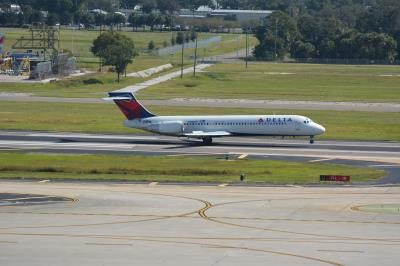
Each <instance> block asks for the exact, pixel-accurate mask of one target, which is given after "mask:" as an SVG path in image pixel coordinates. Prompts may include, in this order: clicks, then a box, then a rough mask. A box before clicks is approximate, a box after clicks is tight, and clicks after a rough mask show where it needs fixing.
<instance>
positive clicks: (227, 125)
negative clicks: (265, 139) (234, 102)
mask: <svg viewBox="0 0 400 266" xmlns="http://www.w3.org/2000/svg"><path fill="white" fill-rule="evenodd" d="M124 125H125V126H126V127H132V128H139V129H143V130H147V131H151V132H155V133H159V134H164V135H172V136H185V135H186V134H187V133H191V132H229V133H230V134H231V135H232V136H238V135H253V136H315V135H319V134H322V133H324V132H325V128H324V127H322V126H321V125H319V124H317V123H315V122H313V121H312V120H310V119H309V118H307V117H304V116H299V115H229V116H154V117H149V118H142V119H132V120H126V121H125V122H124Z"/></svg>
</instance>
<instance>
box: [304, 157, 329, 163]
mask: <svg viewBox="0 0 400 266" xmlns="http://www.w3.org/2000/svg"><path fill="white" fill-rule="evenodd" d="M330 160H334V158H324V159H318V160H311V161H308V162H310V163H317V162H324V161H330Z"/></svg>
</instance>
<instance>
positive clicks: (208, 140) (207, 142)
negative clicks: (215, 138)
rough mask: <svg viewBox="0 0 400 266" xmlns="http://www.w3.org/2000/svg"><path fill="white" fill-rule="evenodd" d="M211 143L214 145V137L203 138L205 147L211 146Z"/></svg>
mask: <svg viewBox="0 0 400 266" xmlns="http://www.w3.org/2000/svg"><path fill="white" fill-rule="evenodd" d="M211 143H212V137H204V138H203V144H204V145H210V144H211Z"/></svg>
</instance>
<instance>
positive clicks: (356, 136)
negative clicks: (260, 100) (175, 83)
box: [0, 101, 400, 141]
mask: <svg viewBox="0 0 400 266" xmlns="http://www.w3.org/2000/svg"><path fill="white" fill-rule="evenodd" d="M149 109H150V110H151V111H152V112H154V113H155V114H159V115H193V114H200V113H201V114H204V115H207V114H209V115H218V114H220V115H224V114H241V115H244V114H271V113H275V114H300V115H305V116H308V117H310V118H311V119H313V120H314V121H316V122H317V123H320V124H322V125H324V126H325V127H326V130H327V132H326V133H325V134H324V135H322V136H320V137H318V138H321V139H341V140H343V139H347V140H392V141H400V127H399V124H400V113H378V112H345V111H310V110H267V109H238V108H204V107H167V106H149ZM123 120H125V117H124V116H123V115H122V114H121V112H120V111H119V110H118V108H117V107H116V106H114V104H77V103H71V104H70V103H39V102H5V101H3V102H1V104H0V129H16V130H47V131H71V132H110V133H143V132H142V131H140V130H137V129H129V128H125V127H123V125H122V122H123Z"/></svg>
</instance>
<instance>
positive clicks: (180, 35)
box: [176, 31, 185, 44]
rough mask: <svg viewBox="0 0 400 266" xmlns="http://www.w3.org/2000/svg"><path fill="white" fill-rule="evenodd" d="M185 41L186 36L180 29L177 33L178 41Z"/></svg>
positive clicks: (180, 42)
mask: <svg viewBox="0 0 400 266" xmlns="http://www.w3.org/2000/svg"><path fill="white" fill-rule="evenodd" d="M184 41H185V36H184V35H183V33H182V32H181V31H180V32H178V34H177V35H176V43H177V44H182V43H184Z"/></svg>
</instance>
